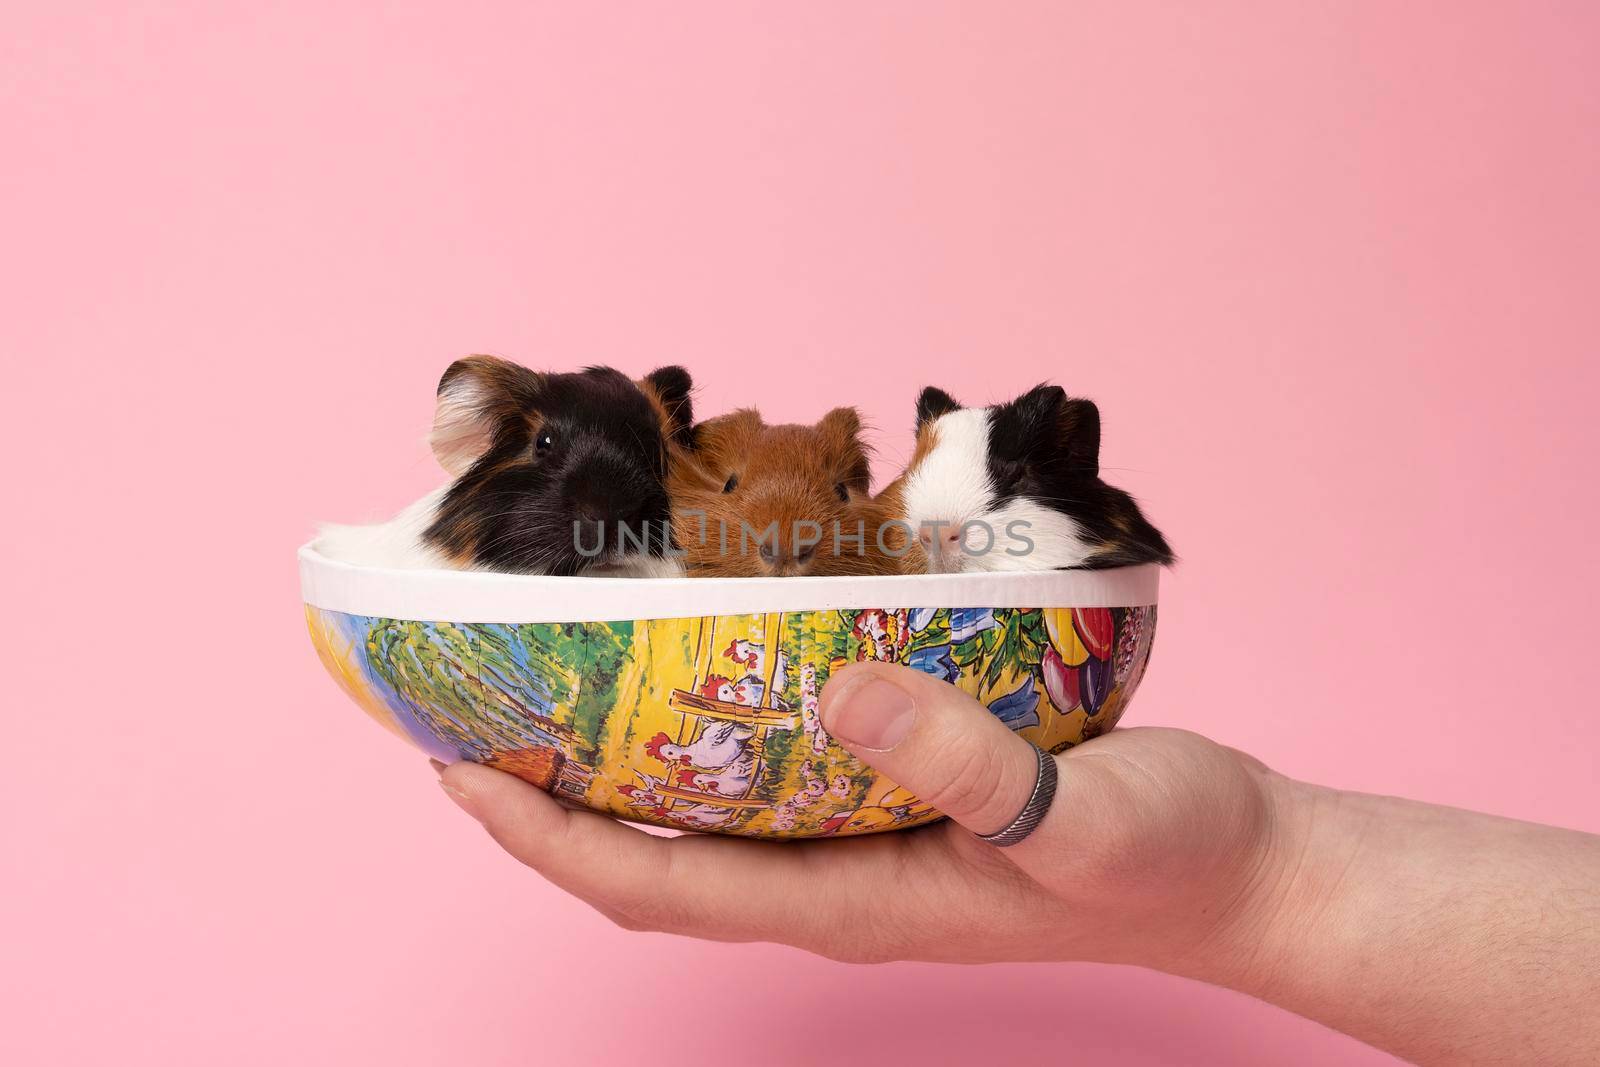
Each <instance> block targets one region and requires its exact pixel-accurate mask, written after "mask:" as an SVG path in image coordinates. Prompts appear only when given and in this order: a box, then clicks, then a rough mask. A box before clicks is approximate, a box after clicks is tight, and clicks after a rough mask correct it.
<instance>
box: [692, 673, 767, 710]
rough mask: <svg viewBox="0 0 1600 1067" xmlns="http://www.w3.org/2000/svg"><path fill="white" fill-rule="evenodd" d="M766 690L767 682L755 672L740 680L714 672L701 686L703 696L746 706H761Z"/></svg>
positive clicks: (725, 702)
mask: <svg viewBox="0 0 1600 1067" xmlns="http://www.w3.org/2000/svg"><path fill="white" fill-rule="evenodd" d="M766 692H767V686H766V683H765V682H763V681H762V680H761V679H760V678H757V677H756V676H755V675H753V674H747V675H745V676H744V677H743V678H740V679H739V680H738V681H734V680H733V679H731V678H724V677H722V675H720V674H713V675H712V676H711V677H709V678H707V679H706V680H705V683H704V684H703V685H701V686H700V695H701V696H705V697H710V698H711V699H712V700H720V701H722V702H723V703H724V704H738V705H740V706H742V707H746V708H759V707H760V706H761V698H762V697H764V696H765V695H766Z"/></svg>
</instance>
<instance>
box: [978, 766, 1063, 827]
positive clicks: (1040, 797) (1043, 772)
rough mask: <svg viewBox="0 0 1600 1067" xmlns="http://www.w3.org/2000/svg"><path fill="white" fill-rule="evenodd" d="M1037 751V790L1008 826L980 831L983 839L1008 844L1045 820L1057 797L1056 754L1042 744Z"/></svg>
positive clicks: (1035, 786)
mask: <svg viewBox="0 0 1600 1067" xmlns="http://www.w3.org/2000/svg"><path fill="white" fill-rule="evenodd" d="M1033 751H1034V754H1035V755H1037V756H1038V757H1039V777H1037V778H1035V779H1034V782H1033V794H1032V795H1031V796H1029V797H1028V802H1027V803H1026V804H1024V805H1022V810H1021V811H1019V812H1017V817H1016V818H1015V819H1012V820H1011V822H1010V823H1008V824H1007V825H1006V827H1005V828H1004V829H1001V830H996V831H995V832H994V833H992V834H978V835H977V836H978V840H979V841H986V842H988V843H989V844H991V845H994V846H995V847H996V848H1008V847H1010V846H1011V845H1014V844H1016V843H1017V842H1019V841H1022V840H1025V839H1026V838H1027V836H1028V835H1029V834H1031V833H1033V832H1034V831H1035V830H1036V829H1038V828H1039V824H1040V823H1042V822H1044V817H1045V815H1046V814H1048V813H1049V811H1050V804H1051V802H1052V801H1054V800H1055V798H1056V778H1057V771H1056V758H1055V757H1054V756H1052V755H1050V753H1048V752H1046V751H1045V750H1044V749H1042V748H1035V749H1034V750H1033Z"/></svg>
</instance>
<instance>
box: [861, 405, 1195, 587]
mask: <svg viewBox="0 0 1600 1067" xmlns="http://www.w3.org/2000/svg"><path fill="white" fill-rule="evenodd" d="M883 499H884V500H885V501H892V503H893V506H894V510H895V512H896V514H897V515H898V516H899V518H900V519H901V520H902V521H903V522H905V524H906V525H907V526H908V527H909V528H910V529H911V531H913V532H914V534H915V541H914V542H913V543H912V544H911V546H910V552H909V554H908V555H907V556H906V565H907V566H906V569H907V570H910V571H913V572H918V571H923V570H926V571H928V572H931V573H946V572H954V571H1002V570H1004V571H1017V570H1055V569H1058V568H1064V567H1081V568H1087V569H1098V568H1103V567H1122V566H1128V565H1131V564H1136V563H1160V564H1170V563H1171V562H1172V559H1173V557H1172V549H1170V548H1169V547H1167V542H1166V539H1165V538H1164V537H1162V536H1161V531H1159V530H1157V529H1156V528H1155V527H1154V526H1152V525H1151V524H1150V523H1149V521H1148V520H1146V519H1145V517H1144V515H1143V513H1141V512H1140V510H1139V505H1138V504H1137V503H1135V502H1134V499H1133V497H1131V496H1129V495H1128V494H1127V493H1125V492H1123V491H1122V490H1120V489H1117V488H1115V487H1113V486H1110V485H1107V484H1106V483H1105V482H1103V481H1101V479H1100V412H1099V409H1098V408H1096V407H1095V406H1094V403H1093V401H1089V400H1081V399H1075V398H1073V397H1069V396H1068V395H1067V394H1066V392H1065V391H1064V390H1062V389H1061V388H1060V387H1059V386H1054V385H1041V386H1038V387H1036V388H1034V389H1031V390H1029V391H1028V392H1026V393H1024V394H1023V395H1022V396H1020V397H1018V398H1017V399H1015V400H1013V401H1011V402H1010V403H1007V404H997V405H995V406H993V407H983V408H964V407H962V406H961V405H960V404H958V403H957V402H956V401H955V400H954V399H953V398H952V397H951V396H950V395H949V394H948V393H945V392H943V391H942V390H939V389H935V388H932V387H929V388H927V389H924V390H923V391H922V395H921V396H920V397H918V398H917V446H916V451H915V453H914V454H913V455H912V458H911V463H910V464H909V465H908V466H907V468H906V470H905V473H904V474H902V475H901V476H900V477H899V478H897V479H896V480H895V481H894V483H893V484H891V485H890V486H889V487H888V488H886V489H885V490H884V494H883Z"/></svg>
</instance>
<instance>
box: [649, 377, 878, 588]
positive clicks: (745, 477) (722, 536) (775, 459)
mask: <svg viewBox="0 0 1600 1067" xmlns="http://www.w3.org/2000/svg"><path fill="white" fill-rule="evenodd" d="M867 455H868V453H867V448H866V446H865V445H864V444H863V443H862V441H861V417H860V416H859V415H857V414H856V410H855V409H854V408H835V409H834V410H832V411H830V412H828V413H827V414H826V415H824V416H823V417H822V421H820V422H818V423H817V424H816V425H815V426H768V425H767V424H766V423H765V422H763V421H762V420H761V415H760V413H759V412H757V411H755V410H753V409H750V408H745V409H742V410H739V411H735V412H732V413H730V414H727V415H722V416H719V417H717V418H714V419H709V420H707V421H706V422H702V423H700V424H699V425H698V426H696V427H695V428H694V433H693V438H692V444H691V446H690V449H689V456H688V457H687V461H686V462H675V463H674V464H672V467H671V471H670V473H669V477H668V484H667V488H668V493H669V495H670V496H671V498H672V513H673V514H672V530H673V536H674V538H675V539H676V540H677V542H678V546H679V548H680V549H681V550H682V551H683V554H684V555H683V564H684V567H685V569H686V570H687V572H688V574H689V576H690V577H739V578H757V577H777V576H789V575H802V574H804V575H825V574H896V573H899V572H900V569H901V563H900V561H899V560H898V559H895V558H893V557H891V556H889V555H888V554H887V553H885V552H884V550H883V548H882V546H881V545H880V544H879V540H878V533H879V523H880V519H881V517H882V516H881V512H882V510H883V509H882V508H881V507H880V506H879V505H878V504H876V503H875V502H874V501H873V499H872V494H871V492H870V482H871V477H872V475H871V471H870V469H869V467H868V462H867Z"/></svg>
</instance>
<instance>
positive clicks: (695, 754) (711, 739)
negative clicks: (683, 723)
mask: <svg viewBox="0 0 1600 1067" xmlns="http://www.w3.org/2000/svg"><path fill="white" fill-rule="evenodd" d="M755 733H756V729H755V727H754V726H743V725H740V724H739V723H736V722H727V721H718V722H713V723H712V724H711V725H710V726H707V727H706V728H705V730H704V731H703V732H702V733H701V734H700V736H699V737H697V738H695V740H694V742H693V743H692V744H688V745H678V744H674V743H673V741H672V738H670V737H668V736H667V735H666V734H664V733H658V734H656V735H655V736H654V737H652V738H651V739H650V740H648V741H646V742H645V743H644V750H645V752H646V753H648V754H649V756H650V758H651V759H658V760H660V761H662V762H663V763H681V764H683V765H684V766H686V767H700V768H702V769H704V770H708V771H720V770H722V768H724V767H727V766H729V765H731V764H732V763H734V762H735V761H736V760H738V759H739V757H740V756H743V755H744V751H745V746H746V745H748V744H749V743H750V739H751V738H752V737H754V736H755Z"/></svg>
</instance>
